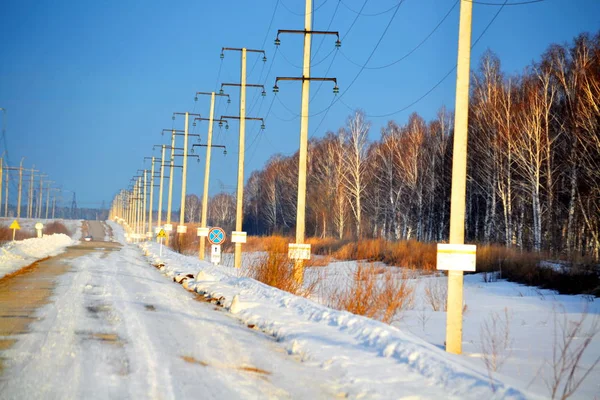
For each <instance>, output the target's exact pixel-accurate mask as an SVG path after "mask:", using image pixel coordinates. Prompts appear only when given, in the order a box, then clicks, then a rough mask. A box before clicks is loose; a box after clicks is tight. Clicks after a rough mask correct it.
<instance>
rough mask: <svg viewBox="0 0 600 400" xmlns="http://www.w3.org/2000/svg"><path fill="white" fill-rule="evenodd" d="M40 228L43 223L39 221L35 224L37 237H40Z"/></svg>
mask: <svg viewBox="0 0 600 400" xmlns="http://www.w3.org/2000/svg"><path fill="white" fill-rule="evenodd" d="M42 229H44V224H42V223H41V222H38V223H36V224H35V230H36V232H37V237H39V238H41V237H42Z"/></svg>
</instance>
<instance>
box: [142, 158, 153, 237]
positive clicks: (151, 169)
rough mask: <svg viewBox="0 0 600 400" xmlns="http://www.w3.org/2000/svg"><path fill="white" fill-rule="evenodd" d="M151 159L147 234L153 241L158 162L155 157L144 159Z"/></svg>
mask: <svg viewBox="0 0 600 400" xmlns="http://www.w3.org/2000/svg"><path fill="white" fill-rule="evenodd" d="M144 158H145V159H146V158H151V159H152V161H151V163H152V167H151V168H150V211H149V212H148V232H146V237H147V238H148V239H152V232H153V230H152V214H153V208H154V204H153V203H154V162H155V161H156V158H155V157H144Z"/></svg>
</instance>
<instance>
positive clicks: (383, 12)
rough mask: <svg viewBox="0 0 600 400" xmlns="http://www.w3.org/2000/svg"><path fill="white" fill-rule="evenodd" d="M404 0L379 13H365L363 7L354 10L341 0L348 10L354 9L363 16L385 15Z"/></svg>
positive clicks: (354, 11)
mask: <svg viewBox="0 0 600 400" xmlns="http://www.w3.org/2000/svg"><path fill="white" fill-rule="evenodd" d="M402 1H404V0H401V1H400V3H399V4H396V5H394V6H392V7H390V8H388V9H387V10H385V11H381V12H378V13H375V14H364V13H363V12H362V9H360V10H359V11H356V10H354V9H352V8H350V7H349V6H348V5H347V4H346V3H344V2H343V1H342V0H340V3H342V4H343V5H344V7H346V8H347V9H348V10H350V11H352V12H353V13H355V14H356V15H359V16H362V17H377V16H379V15H383V14H387V13H389V12H390V11H392V10H393V9H394V8H396V7H398V6H399V5H400V4H402Z"/></svg>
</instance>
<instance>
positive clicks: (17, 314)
mask: <svg viewBox="0 0 600 400" xmlns="http://www.w3.org/2000/svg"><path fill="white" fill-rule="evenodd" d="M42 265H43V268H42V267H41V266H42ZM69 269H70V266H69V265H68V264H66V263H61V262H51V260H44V261H37V262H35V263H33V264H31V265H30V266H28V267H25V268H23V269H21V270H19V271H16V272H14V273H12V274H10V275H7V276H5V277H3V278H2V279H0V343H1V345H0V350H6V349H8V348H9V347H10V346H11V345H12V344H13V343H14V342H15V339H14V336H15V335H18V334H22V333H25V332H27V331H28V327H29V325H30V324H31V323H32V322H34V321H35V320H36V319H37V318H36V315H35V311H36V310H37V309H38V308H39V307H41V306H43V305H45V304H47V303H48V301H49V300H48V298H49V297H50V296H51V295H52V290H53V289H54V286H55V285H56V282H55V278H56V277H57V276H59V275H61V274H64V273H65V272H67V271H68V270H69ZM2 370H3V364H2V360H0V373H2Z"/></svg>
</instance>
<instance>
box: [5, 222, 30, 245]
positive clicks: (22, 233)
mask: <svg viewBox="0 0 600 400" xmlns="http://www.w3.org/2000/svg"><path fill="white" fill-rule="evenodd" d="M32 237H35V235H34V233H33V232H32V231H29V230H26V229H19V230H17V231H16V233H15V240H23V239H29V238H32ZM12 239H13V230H12V229H9V228H8V226H0V242H6V241H10V240H12Z"/></svg>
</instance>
